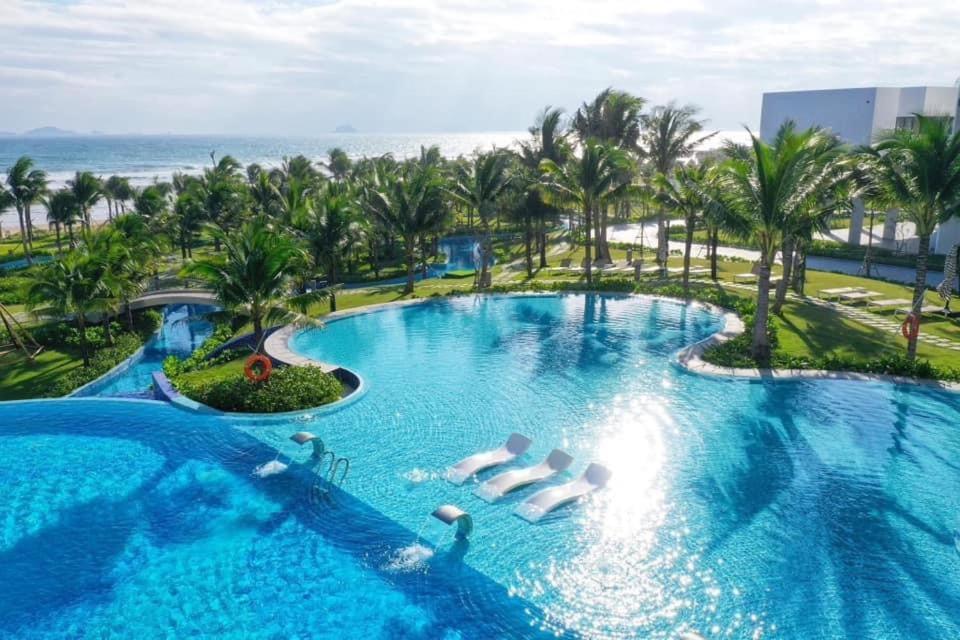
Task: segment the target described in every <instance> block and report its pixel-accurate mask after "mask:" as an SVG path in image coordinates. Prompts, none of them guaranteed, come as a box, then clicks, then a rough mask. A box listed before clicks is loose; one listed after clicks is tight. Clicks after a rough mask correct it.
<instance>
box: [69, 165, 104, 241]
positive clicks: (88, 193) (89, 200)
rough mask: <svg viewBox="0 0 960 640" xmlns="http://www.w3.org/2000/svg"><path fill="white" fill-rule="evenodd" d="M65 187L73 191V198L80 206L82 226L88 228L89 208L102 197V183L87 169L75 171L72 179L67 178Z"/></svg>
mask: <svg viewBox="0 0 960 640" xmlns="http://www.w3.org/2000/svg"><path fill="white" fill-rule="evenodd" d="M67 187H68V188H69V189H70V191H72V192H73V198H74V200H76V201H77V206H78V207H80V213H81V215H82V216H83V226H84V227H85V228H86V229H88V230H89V229H90V210H91V209H93V207H94V206H95V205H96V204H97V203H98V202H100V198H102V197H103V185H102V184H101V182H100V180H99V178H97V177H96V176H95V175H93V174H92V173H90V172H89V171H77V173H76V174H75V175H74V177H73V180H67Z"/></svg>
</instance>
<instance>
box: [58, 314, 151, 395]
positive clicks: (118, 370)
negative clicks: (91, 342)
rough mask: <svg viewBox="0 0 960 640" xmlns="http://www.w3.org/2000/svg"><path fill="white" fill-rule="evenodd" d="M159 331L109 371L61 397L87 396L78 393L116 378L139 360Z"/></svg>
mask: <svg viewBox="0 0 960 640" xmlns="http://www.w3.org/2000/svg"><path fill="white" fill-rule="evenodd" d="M159 332H160V330H159V329H157V331H156V332H155V333H154V334H152V335H151V336H150V337H149V338H147V339H146V340H145V341H144V342H143V344H142V345H140V348H139V349H137V350H136V351H134V352H133V353H132V354H130V355H129V356H127V357H126V358H125V359H124V360H121V361H120V362H118V363H117V364H116V365H114V366H113V368H111V369H110V370H109V371H106V372H105V373H103V374H101V375H99V376H97V377H96V378H94V379H93V380H91V381H90V382H87V383H84V384H82V385H80V386H79V387H77V388H76V389H74V390H73V391H71V392H70V393H68V394H67V395H65V396H63V397H64V398H85V397H87V396H81V395H78V394H79V393H81V392H82V391H84V390H85V389H88V388H90V387H93V386H95V385H97V384H100V383H103V382H106V381H108V380H113V379H114V378H116V377H117V376H119V375H121V374H123V373H124V372H125V371H126V370H127V369H129V368H130V367H132V366H133V365H135V364H137V363H138V362H140V359H141V358H142V357H143V352H144V351H145V350H146V348H147V344H148V343H149V342H150V341H151V340H153V339H154V337H156V335H157V334H158V333H159Z"/></svg>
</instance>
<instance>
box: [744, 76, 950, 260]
mask: <svg viewBox="0 0 960 640" xmlns="http://www.w3.org/2000/svg"><path fill="white" fill-rule="evenodd" d="M918 113H919V114H923V115H929V116H947V117H951V118H953V121H954V127H957V126H960V123H958V120H960V118H958V116H960V86H953V87H866V88H862V89H824V90H817V91H777V92H772V93H765V94H763V109H762V112H761V116H760V137H761V138H763V139H764V140H770V139H772V138H773V136H774V135H775V134H776V132H777V129H778V128H779V127H780V125H781V124H783V123H784V122H785V121H786V120H793V121H794V122H796V123H797V125H798V126H799V127H801V128H806V127H811V126H814V125H819V126H822V127H825V128H827V129H830V130H832V131H833V132H834V133H836V134H837V135H838V136H840V138H842V139H843V140H844V141H845V142H848V143H850V144H853V145H866V144H870V143H871V142H873V141H874V139H875V138H876V136H877V134H878V133H880V132H882V131H887V130H890V129H904V128H909V127H912V126H914V125H915V123H916V116H915V114H918ZM863 218H864V206H863V203H862V202H855V203H854V211H853V217H852V219H851V224H850V233H849V237H848V242H849V243H851V244H860V243H861V238H862V232H863ZM896 236H897V214H896V211H889V212H887V216H886V218H885V220H884V227H883V234H882V237H881V239H880V240H881V246H885V247H889V248H894V247H895V246H896V244H897V237H896ZM931 240H932V242H931V247H932V249H933V251H934V252H936V253H946V252H947V251H949V250H950V247H952V246H953V245H954V244H955V243H957V242H960V220H956V219H954V220H951V221H950V222H948V223H946V224H944V225H941V226H940V228H939V229H938V230H937V231H936V232H935V233H934V236H933V238H932V239H931ZM904 244H906V243H904Z"/></svg>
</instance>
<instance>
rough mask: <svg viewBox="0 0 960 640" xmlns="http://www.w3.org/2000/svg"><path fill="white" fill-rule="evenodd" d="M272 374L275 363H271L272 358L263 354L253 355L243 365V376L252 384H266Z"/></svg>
mask: <svg viewBox="0 0 960 640" xmlns="http://www.w3.org/2000/svg"><path fill="white" fill-rule="evenodd" d="M257 368H259V372H258V371H257ZM272 372H273V363H272V362H270V358H268V357H267V356H265V355H263V354H261V353H255V354H253V355H252V356H250V357H249V358H247V361H246V362H245V363H244V364H243V375H245V376H247V380H249V381H250V382H265V381H266V380H267V379H269V378H270V374H271V373H272Z"/></svg>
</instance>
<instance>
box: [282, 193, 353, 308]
mask: <svg viewBox="0 0 960 640" xmlns="http://www.w3.org/2000/svg"><path fill="white" fill-rule="evenodd" d="M294 228H295V229H297V230H298V231H299V232H300V235H301V236H302V237H303V239H304V240H305V241H306V244H307V250H308V251H309V252H310V254H311V255H312V256H313V264H314V267H322V268H323V269H324V270H325V271H326V275H327V284H328V285H329V287H330V311H336V310H337V297H336V289H335V288H334V287H335V286H336V285H337V284H338V283H337V276H338V270H339V266H340V265H341V264H342V263H343V260H344V258H345V256H346V252H347V250H348V249H349V247H350V245H351V244H352V242H353V240H354V239H355V238H356V236H357V235H358V234H359V228H360V224H359V220H358V215H357V206H356V200H355V199H354V198H353V197H352V196H351V194H350V193H349V192H348V191H347V189H346V188H345V187H343V186H341V185H338V184H335V183H330V184H329V185H328V186H327V187H326V188H325V189H323V190H322V191H321V192H320V193H318V194H317V196H316V197H315V198H312V199H311V204H310V206H309V207H308V208H307V210H306V211H304V212H303V214H301V216H300V217H299V218H298V219H296V220H294Z"/></svg>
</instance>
